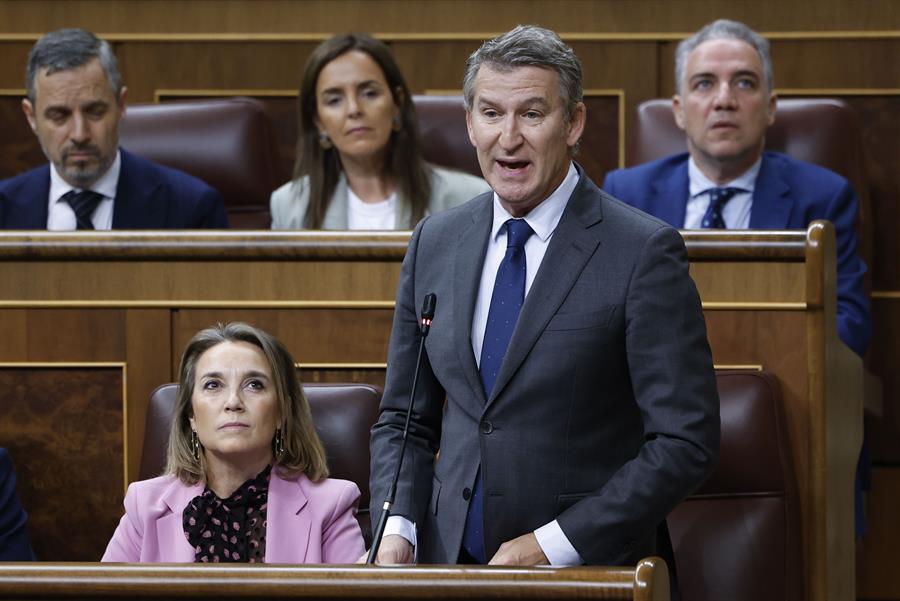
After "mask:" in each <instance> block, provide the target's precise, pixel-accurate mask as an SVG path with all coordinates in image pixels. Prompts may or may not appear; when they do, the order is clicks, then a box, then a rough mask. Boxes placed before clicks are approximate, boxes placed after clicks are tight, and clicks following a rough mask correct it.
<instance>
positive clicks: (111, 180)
mask: <svg viewBox="0 0 900 601" xmlns="http://www.w3.org/2000/svg"><path fill="white" fill-rule="evenodd" d="M121 170H122V153H121V152H119V151H118V150H117V151H116V158H115V160H114V161H113V164H112V165H111V166H110V168H109V169H107V170H106V173H104V174H103V175H101V176H100V179H98V180H97V181H96V182H94V185H92V186H91V187H90V189H91V190H93V191H94V192H97V193H98V194H102V195H103V197H104V198H115V197H116V188H117V187H118V185H119V172H120V171H121ZM75 189H76V188H74V187H73V186H72V185H71V184H69V183H68V182H67V181H66V180H64V179H63V178H62V176H61V175H60V174H59V173H58V172H57V171H56V165H54V164H53V163H50V199H51V201H52V202H57V201H58V200H59V199H60V198H62V196H63V195H64V194H66V193H67V192H69V191H70V190H75ZM78 189H80V188H78Z"/></svg>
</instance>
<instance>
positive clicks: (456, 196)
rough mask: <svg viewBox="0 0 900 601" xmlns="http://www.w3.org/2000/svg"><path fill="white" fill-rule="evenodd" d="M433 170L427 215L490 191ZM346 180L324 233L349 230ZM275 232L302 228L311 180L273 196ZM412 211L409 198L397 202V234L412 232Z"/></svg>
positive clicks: (475, 180) (462, 176)
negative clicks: (401, 231) (398, 232)
mask: <svg viewBox="0 0 900 601" xmlns="http://www.w3.org/2000/svg"><path fill="white" fill-rule="evenodd" d="M429 167H430V169H431V198H429V199H428V207H427V208H426V210H425V214H426V215H434V214H435V213H439V212H441V211H443V210H445V209H449V208H451V207H455V206H457V205H461V204H462V203H464V202H466V201H467V200H469V199H471V198H474V197H476V196H478V195H479V194H481V193H482V192H486V191H488V190H489V188H488V185H487V182H485V181H484V180H483V179H481V178H480V177H475V176H474V175H469V174H468V173H463V172H461V171H454V170H451V169H444V168H442V167H435V166H434V165H429ZM347 190H348V188H347V178H346V177H345V176H344V174H343V173H342V174H341V177H340V179H339V180H338V184H337V188H335V190H334V195H333V196H332V197H331V202H330V203H329V204H328V210H326V211H325V221H324V223H323V224H322V229H323V230H345V229H347V205H348V199H347ZM269 202H270V205H271V210H272V229H273V230H298V229H304V228H303V220H304V218H305V217H306V207H307V204H308V203H309V185H308V178H306V177H304V178H301V179H299V180H291V181H289V182H288V183H286V184H284V185H283V186H281V187H280V188H278V189H277V190H275V191H274V192H272V197H271V199H270V201H269ZM415 225H416V224H415V223H412V207H411V206H410V203H409V201H408V200H407V199H406V198H403V197H400V198H398V202H397V215H396V220H395V223H394V229H396V230H411V229H412V228H413V226H415Z"/></svg>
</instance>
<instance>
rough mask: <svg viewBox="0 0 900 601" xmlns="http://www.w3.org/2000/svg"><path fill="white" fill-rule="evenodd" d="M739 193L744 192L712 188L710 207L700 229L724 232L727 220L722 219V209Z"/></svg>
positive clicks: (737, 189)
mask: <svg viewBox="0 0 900 601" xmlns="http://www.w3.org/2000/svg"><path fill="white" fill-rule="evenodd" d="M738 192H742V190H741V189H740V188H710V189H709V206H708V207H707V208H706V213H705V214H704V215H703V221H701V222H700V227H702V228H703V229H705V230H709V229H715V230H724V229H725V220H724V219H723V218H722V208H723V207H724V206H725V203H726V202H728V201H729V200H731V198H732V197H733V196H734V195H735V194H737V193H738Z"/></svg>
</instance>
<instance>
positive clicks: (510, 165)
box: [497, 159, 531, 171]
mask: <svg viewBox="0 0 900 601" xmlns="http://www.w3.org/2000/svg"><path fill="white" fill-rule="evenodd" d="M497 164H498V165H500V167H502V168H503V169H505V170H507V171H520V170H522V169H525V168H526V167H528V165H530V164H531V163H529V162H528V161H501V160H500V159H497Z"/></svg>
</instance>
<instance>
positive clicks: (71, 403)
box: [0, 363, 126, 588]
mask: <svg viewBox="0 0 900 601" xmlns="http://www.w3.org/2000/svg"><path fill="white" fill-rule="evenodd" d="M124 379H125V373H124V369H123V366H115V365H111V366H110V365H104V364H98V365H91V364H84V363H78V364H68V365H67V364H45V363H35V364H33V365H31V366H30V365H28V364H27V363H22V364H12V365H10V364H0V415H3V419H2V420H0V441H3V446H4V447H6V448H7V449H8V450H9V452H10V454H11V456H12V457H13V460H14V462H15V464H16V471H17V476H18V492H19V495H20V497H21V500H22V505H23V506H24V508H25V510H26V511H27V512H28V514H29V524H28V528H29V530H30V532H31V534H32V543H33V545H32V546H33V548H34V551H35V554H36V556H37V557H38V559H43V560H48V561H72V560H79V559H80V560H84V559H91V558H93V559H97V560H99V558H100V556H101V555H102V554H103V550H104V549H106V544H107V543H108V542H109V537H110V536H112V533H113V530H114V529H115V526H116V524H117V523H118V518H119V515H120V514H121V491H122V490H123V485H124V473H123V468H122V466H123V451H124V441H123V438H122V432H123V419H124V416H123V412H124V411H125V406H126V400H125V398H123V392H124ZM0 588H2V587H0Z"/></svg>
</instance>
